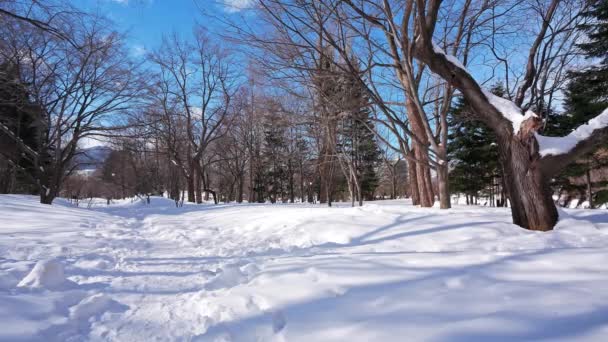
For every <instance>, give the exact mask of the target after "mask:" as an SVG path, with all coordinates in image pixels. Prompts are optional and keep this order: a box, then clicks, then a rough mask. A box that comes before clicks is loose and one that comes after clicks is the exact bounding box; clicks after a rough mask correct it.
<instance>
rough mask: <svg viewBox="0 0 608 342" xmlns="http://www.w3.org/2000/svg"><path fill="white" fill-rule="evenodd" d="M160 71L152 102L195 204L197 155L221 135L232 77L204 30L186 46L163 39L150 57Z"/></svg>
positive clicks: (201, 181) (200, 176)
mask: <svg viewBox="0 0 608 342" xmlns="http://www.w3.org/2000/svg"><path fill="white" fill-rule="evenodd" d="M151 59H152V61H153V63H155V64H156V65H157V66H158V67H159V69H160V72H159V74H158V81H157V89H156V90H155V91H158V96H157V99H158V100H159V101H160V103H161V104H162V106H161V108H162V111H163V113H162V116H163V117H164V120H165V125H167V126H170V127H171V129H170V132H171V133H170V134H171V136H168V137H167V142H168V144H167V146H168V147H169V151H170V153H171V161H172V162H173V163H174V164H176V165H178V166H179V167H180V169H181V171H182V174H183V176H184V177H185V179H186V182H187V189H188V201H189V202H195V201H196V202H197V203H201V202H202V200H203V198H202V190H203V189H204V188H207V186H206V184H205V177H204V173H205V170H204V169H205V165H203V164H202V161H203V155H204V153H205V152H206V151H207V149H208V148H209V146H210V144H211V143H212V142H214V141H215V140H217V139H219V138H221V137H222V136H223V135H224V134H226V132H227V127H228V126H229V123H230V121H231V119H230V115H229V111H230V105H231V99H232V96H233V95H234V92H235V89H234V81H235V77H234V75H232V73H231V69H230V61H229V59H228V55H227V53H226V51H224V50H223V49H222V48H220V46H219V45H218V44H216V43H215V42H213V41H211V40H210V39H209V38H208V36H207V35H206V34H205V32H204V31H202V30H198V31H197V33H196V43H195V45H191V44H189V43H187V42H185V41H183V40H181V39H179V38H178V37H177V36H176V35H173V37H172V38H170V39H165V40H164V42H163V44H162V46H161V47H160V48H159V49H158V50H157V51H156V52H155V53H153V54H152V55H151Z"/></svg>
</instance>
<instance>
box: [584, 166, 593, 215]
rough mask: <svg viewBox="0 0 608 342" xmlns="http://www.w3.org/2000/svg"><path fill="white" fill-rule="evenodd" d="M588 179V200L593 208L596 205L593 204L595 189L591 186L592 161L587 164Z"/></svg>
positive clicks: (590, 207)
mask: <svg viewBox="0 0 608 342" xmlns="http://www.w3.org/2000/svg"><path fill="white" fill-rule="evenodd" d="M585 176H586V179H587V201H589V209H593V208H594V205H593V189H592V188H591V185H592V184H591V163H589V164H588V165H587V172H586V175H585Z"/></svg>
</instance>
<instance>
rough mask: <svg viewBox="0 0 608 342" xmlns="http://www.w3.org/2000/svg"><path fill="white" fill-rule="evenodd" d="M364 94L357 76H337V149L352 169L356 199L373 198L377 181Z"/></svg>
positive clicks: (369, 111)
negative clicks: (338, 81) (338, 82)
mask: <svg viewBox="0 0 608 342" xmlns="http://www.w3.org/2000/svg"><path fill="white" fill-rule="evenodd" d="M355 72H356V71H355ZM366 94H367V93H366V92H365V89H363V86H362V85H361V83H360V82H359V80H358V78H357V77H354V75H352V74H350V73H347V74H344V75H343V77H341V79H340V86H339V91H338V96H337V98H338V99H339V102H340V104H339V107H340V111H341V124H340V129H339V132H338V135H339V137H338V147H337V149H338V153H341V154H344V155H346V159H348V160H349V161H350V162H351V163H352V165H353V167H354V169H355V174H356V177H357V183H358V185H359V191H356V195H357V196H356V197H358V200H359V202H360V203H361V202H362V201H363V200H373V199H374V192H375V190H376V188H377V187H378V182H379V179H378V175H377V174H376V171H377V169H378V166H379V164H380V161H381V152H380V148H379V147H378V143H377V141H376V138H375V133H374V131H373V130H374V121H373V112H372V108H371V106H370V101H369V98H368V97H367V95H366Z"/></svg>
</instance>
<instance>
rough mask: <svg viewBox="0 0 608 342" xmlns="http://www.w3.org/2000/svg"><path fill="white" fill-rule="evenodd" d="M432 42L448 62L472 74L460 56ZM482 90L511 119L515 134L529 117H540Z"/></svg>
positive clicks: (493, 104) (503, 114)
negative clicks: (523, 111)
mask: <svg viewBox="0 0 608 342" xmlns="http://www.w3.org/2000/svg"><path fill="white" fill-rule="evenodd" d="M432 44H433V51H434V52H435V53H437V54H441V55H443V56H445V58H446V59H447V60H448V62H450V63H451V64H452V65H454V66H456V67H458V68H460V69H462V70H463V71H464V72H466V73H467V74H469V75H471V73H470V72H469V71H468V70H467V68H466V67H465V66H464V65H463V64H462V63H461V62H460V60H458V58H456V57H455V56H452V55H449V54H447V53H445V51H443V49H442V48H440V47H439V46H438V45H437V44H435V42H432ZM471 78H473V77H471ZM482 91H483V93H484V95H485V96H486V98H487V99H488V101H489V102H490V104H492V106H494V107H495V108H496V109H497V110H498V111H499V112H500V114H502V116H503V117H504V118H505V119H507V120H509V121H511V123H512V125H513V134H518V133H519V130H520V128H521V125H522V123H523V122H524V121H526V120H527V119H529V118H533V117H536V118H537V117H538V115H536V114H535V113H534V112H532V111H530V110H529V111H527V112H526V113H525V115H524V114H522V110H521V108H519V107H518V106H517V105H516V104H515V103H514V102H512V101H510V100H507V99H505V98H502V97H500V96H496V95H494V94H492V93H491V92H489V91H486V90H484V89H483V88H482Z"/></svg>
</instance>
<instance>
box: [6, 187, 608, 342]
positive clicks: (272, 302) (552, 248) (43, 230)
mask: <svg viewBox="0 0 608 342" xmlns="http://www.w3.org/2000/svg"><path fill="white" fill-rule="evenodd" d="M561 216H562V218H561V221H560V224H559V226H558V228H557V229H556V230H555V231H553V232H549V233H540V232H530V231H526V230H523V229H521V228H518V227H516V226H514V225H512V224H510V223H509V222H510V215H509V212H508V210H507V209H500V208H484V207H466V206H456V207H455V208H454V209H452V210H448V211H442V210H439V209H420V208H415V207H412V206H411V205H409V204H408V203H407V202H406V201H402V200H398V201H379V202H373V203H368V204H366V205H365V206H364V207H361V208H350V207H338V208H326V207H323V206H320V205H306V204H295V205H288V204H284V205H282V204H277V205H270V204H250V205H237V204H230V205H217V206H214V205H199V206H196V205H186V206H185V207H183V208H175V207H174V205H173V203H172V202H171V201H168V200H165V199H161V198H153V199H152V203H151V205H149V206H147V205H145V204H143V203H141V202H135V203H131V201H123V202H120V203H117V204H115V205H112V206H110V207H105V206H103V205H101V203H99V205H98V206H94V207H93V208H92V209H84V208H75V207H71V206H70V205H69V204H68V203H66V202H64V201H61V200H58V201H57V203H56V204H55V205H53V206H45V205H41V204H38V203H37V200H36V198H35V197H28V196H14V195H2V196H0V340H1V341H22V340H40V341H81V340H115V341H152V340H158V341H174V340H175V341H191V340H193V341H405V340H409V341H422V340H424V341H488V340H492V341H495V340H513V341H521V340H539V339H547V340H573V339H577V340H583V341H586V340H588V341H603V340H605V337H606V336H608V290H607V289H608V286H607V285H606V284H608V235H607V234H606V233H607V232H608V211H606V210H574V209H573V210H567V211H565V212H562V213H561Z"/></svg>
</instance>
